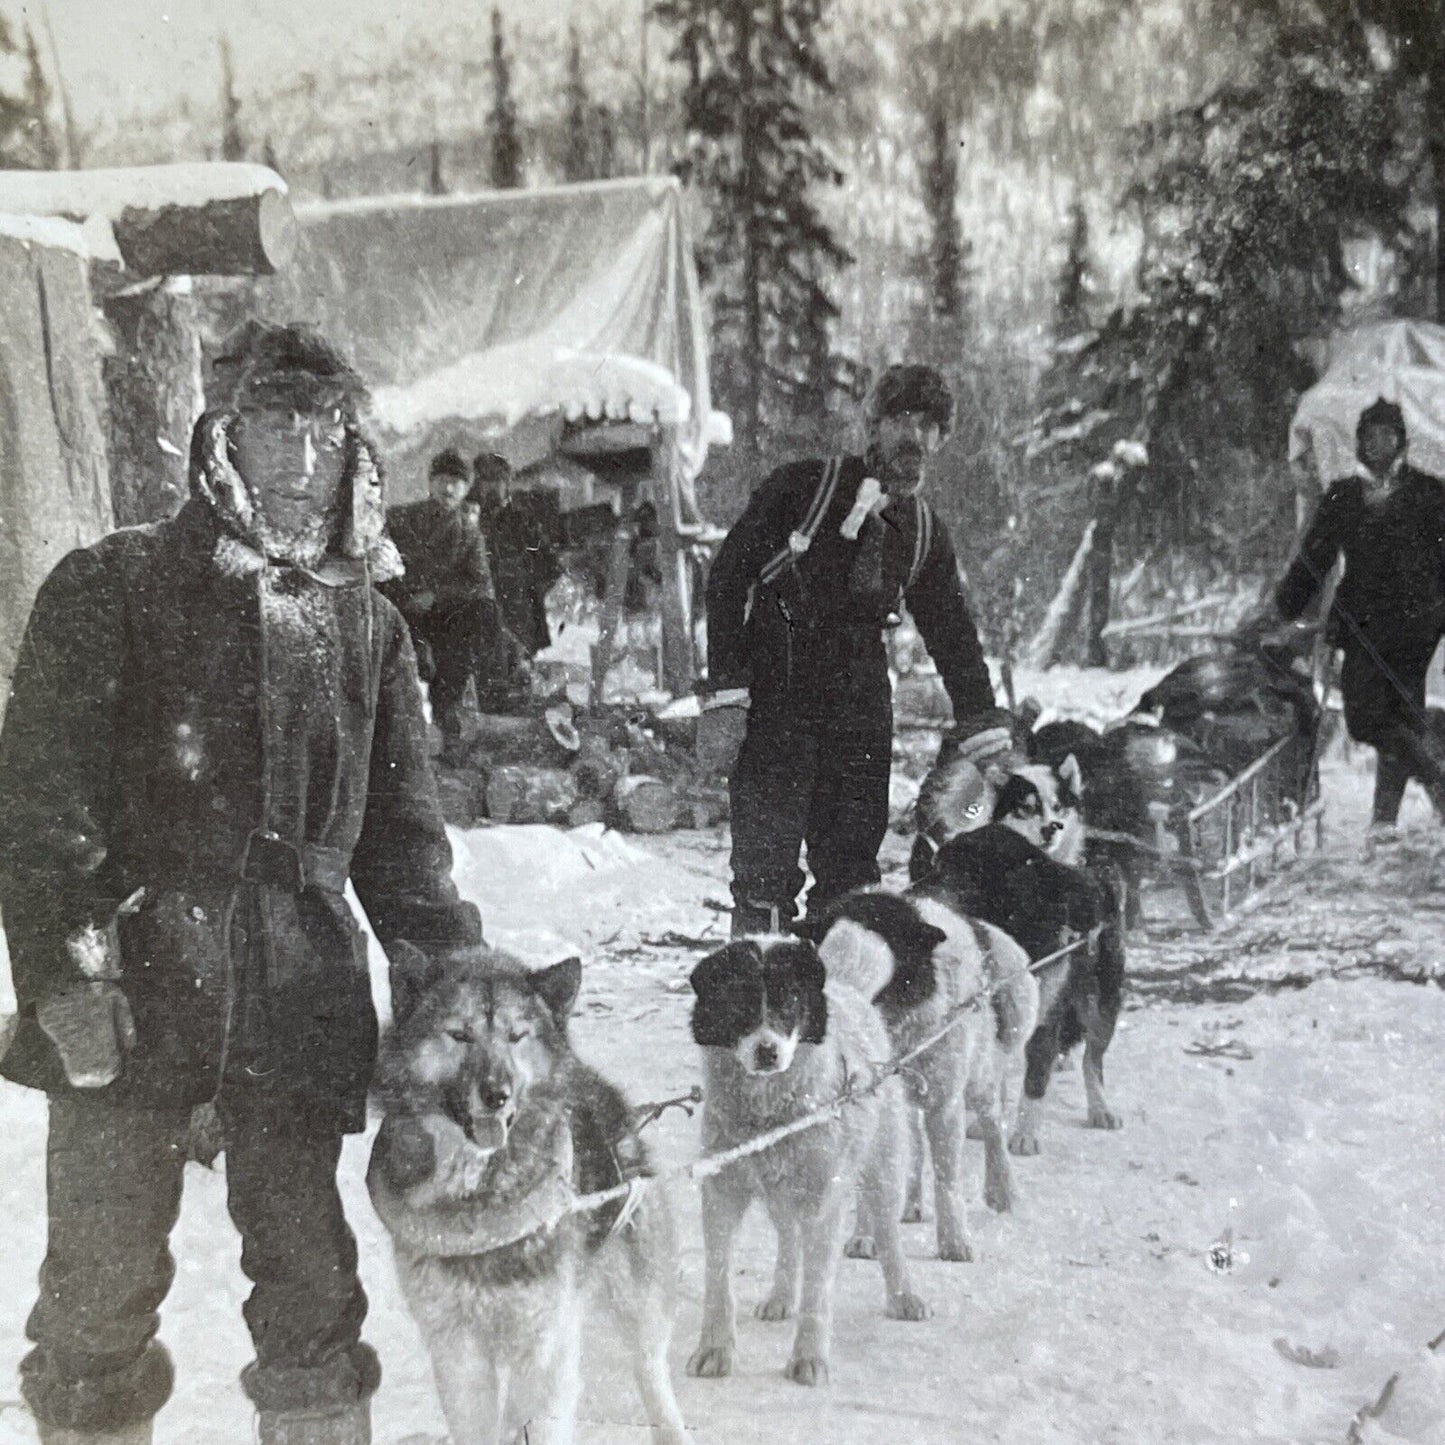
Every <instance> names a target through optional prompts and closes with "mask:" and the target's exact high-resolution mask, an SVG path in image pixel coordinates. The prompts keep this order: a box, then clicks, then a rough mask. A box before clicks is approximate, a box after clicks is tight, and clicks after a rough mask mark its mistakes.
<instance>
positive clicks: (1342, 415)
mask: <svg viewBox="0 0 1445 1445" xmlns="http://www.w3.org/2000/svg"><path fill="white" fill-rule="evenodd" d="M1379 397H1384V398H1385V400H1386V401H1393V402H1396V403H1398V404H1399V406H1400V409H1401V410H1402V411H1403V412H1404V413H1405V429H1406V431H1407V432H1408V433H1409V450H1408V452H1407V454H1406V455H1407V458H1408V460H1409V462H1410V464H1411V465H1412V466H1414V467H1418V468H1419V469H1420V470H1421V471H1422V472H1429V473H1430V474H1431V475H1432V476H1436V477H1441V478H1445V326H1436V325H1434V324H1433V323H1431V322H1428V321H1403V320H1401V321H1381V322H1376V323H1374V324H1372V325H1369V326H1361V327H1359V328H1357V329H1356V330H1354V331H1349V332H1345V333H1342V334H1341V335H1340V336H1338V337H1336V338H1335V339H1334V340H1333V341H1332V343H1331V345H1330V351H1329V361H1328V364H1327V365H1326V368H1325V373H1324V375H1323V376H1322V377H1321V378H1320V380H1319V381H1318V382H1317V383H1316V384H1315V385H1314V386H1312V387H1311V388H1310V389H1309V390H1308V391H1307V392H1305V394H1304V395H1303V396H1302V397H1301V398H1300V403H1299V407H1298V408H1297V409H1296V411H1295V414H1294V420H1293V421H1292V422H1291V423H1290V434H1289V454H1290V459H1291V460H1296V459H1299V460H1304V459H1307V458H1309V459H1312V461H1313V465H1314V468H1315V473H1316V475H1317V476H1318V477H1319V480H1320V482H1321V483H1322V484H1327V483H1329V482H1331V481H1333V480H1335V479H1336V478H1338V477H1343V476H1347V475H1348V474H1349V473H1350V472H1351V471H1353V470H1354V467H1355V425H1356V423H1357V422H1358V421H1359V419H1360V413H1361V412H1362V411H1364V409H1365V408H1366V407H1367V406H1369V405H1370V403H1371V402H1373V401H1375V400H1376V399H1377V398H1379Z"/></svg>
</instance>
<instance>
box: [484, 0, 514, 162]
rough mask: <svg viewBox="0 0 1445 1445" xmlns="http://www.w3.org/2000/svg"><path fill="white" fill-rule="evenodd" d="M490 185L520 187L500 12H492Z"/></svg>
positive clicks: (510, 77) (508, 67)
mask: <svg viewBox="0 0 1445 1445" xmlns="http://www.w3.org/2000/svg"><path fill="white" fill-rule="evenodd" d="M491 71H492V109H491V111H490V112H489V113H488V116H487V124H488V126H489V127H490V128H491V132H492V185H493V186H495V187H496V188H497V189H498V190H514V189H516V188H517V187H518V186H520V185H521V184H522V143H521V140H520V138H519V137H518V134H517V103H516V102H515V101H514V100H513V99H512V66H511V62H510V61H509V60H508V59H507V52H506V44H505V41H504V39H503V36H502V12H501V11H500V10H496V9H494V10H493V11H492V59H491Z"/></svg>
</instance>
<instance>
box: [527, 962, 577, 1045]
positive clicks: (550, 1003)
mask: <svg viewBox="0 0 1445 1445" xmlns="http://www.w3.org/2000/svg"><path fill="white" fill-rule="evenodd" d="M532 987H533V988H534V989H535V990H536V991H537V996H538V997H539V998H540V999H541V1000H542V1002H543V1003H544V1004H546V1005H547V1011H548V1012H549V1013H550V1014H551V1015H552V1020H553V1022H554V1023H555V1024H556V1025H557V1027H558V1028H559V1029H565V1028H566V1027H567V1020H568V1018H569V1017H570V1015H571V1013H572V1005H573V1004H575V1003H576V1002H577V995H578V993H579V992H580V991H581V988H582V960H581V959H580V958H564V959H563V960H562V962H561V963H554V964H553V965H552V966H551V967H550V968H539V969H537V970H536V972H534V973H533V974H532Z"/></svg>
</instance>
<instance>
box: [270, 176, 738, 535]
mask: <svg viewBox="0 0 1445 1445" xmlns="http://www.w3.org/2000/svg"><path fill="white" fill-rule="evenodd" d="M297 216H298V219H299V221H300V223H301V232H302V244H301V250H300V254H299V256H298V258H297V261H296V264H295V266H294V267H293V268H292V272H291V274H290V275H288V276H287V277H284V278H281V279H280V281H279V282H278V290H279V293H280V294H279V301H280V304H282V305H284V306H285V307H286V309H288V310H289V311H290V312H291V313H292V314H293V315H298V314H299V315H300V316H301V317H302V318H303V319H306V320H310V321H313V322H315V323H316V324H317V325H319V326H320V327H321V328H322V329H323V330H324V331H325V332H326V334H328V335H329V336H331V337H333V338H334V339H335V340H337V341H338V342H339V343H340V344H342V345H343V346H345V347H346V348H347V350H348V351H349V353H350V354H351V356H352V358H353V360H354V361H355V362H356V364H357V365H358V366H359V367H360V369H361V370H362V372H363V374H364V375H365V376H366V378H367V380H368V381H369V382H370V383H371V385H372V388H373V391H374V396H375V403H376V405H375V419H376V421H377V423H378V424H379V426H380V427H381V428H382V430H383V431H384V432H385V433H388V434H390V436H391V437H392V438H395V439H399V440H402V441H403V442H404V441H405V439H407V438H413V439H414V438H415V437H416V436H417V435H418V434H419V433H427V432H430V433H432V434H436V433H438V432H440V431H443V430H445V428H446V426H447V424H448V423H451V422H455V421H458V420H462V421H471V422H482V423H486V424H488V425H490V426H492V427H494V428H495V429H496V430H498V431H505V430H508V429H510V428H512V427H515V426H517V425H519V424H520V423H522V422H524V421H529V420H534V419H537V418H547V417H552V418H559V419H564V420H570V421H577V420H580V419H583V418H587V419H591V420H601V419H609V420H616V421H634V422H638V421H641V422H651V421H657V422H661V423H663V424H664V425H667V426H669V427H672V428H675V429H676V433H677V438H678V443H679V449H680V452H681V457H682V461H683V470H684V476H683V477H682V478H681V481H682V483H683V484H684V485H685V486H688V487H689V489H690V483H691V480H692V478H693V477H695V476H696V475H697V472H698V471H699V470H700V469H701V466H702V462H703V458H704V457H705V455H706V451H707V446H708V443H709V442H710V441H717V440H725V439H726V436H727V432H728V428H727V425H726V423H727V418H726V417H720V416H718V415H717V414H715V413H714V412H713V411H712V406H711V398H710V393H709V389H708V368H707V340H706V332H705V327H704V320H703V314H702V307H701V302H700V299H699V293H698V285H697V277H696V274H695V271H694V267H693V262H692V256H691V251H690V247H689V244H688V240H687V235H686V228H685V224H684V216H683V197H682V191H681V188H680V187H679V185H678V184H677V182H676V181H675V180H673V179H671V178H665V177H640V178H635V179H628V180H618V181H599V182H593V183H588V184H584V185H573V186H555V187H549V188H544V189H540V190H529V191H504V192H490V193H486V194H482V195H468V196H392V197H371V198H366V199H362V200H351V201H339V202H325V203H319V204H316V205H310V206H301V207H298V210H297ZM273 304H274V303H273ZM690 501H691V499H690V497H689V498H688V499H687V500H686V502H685V504H684V511H685V512H690V511H692V510H693V509H692V508H691V506H690V505H688V503H690Z"/></svg>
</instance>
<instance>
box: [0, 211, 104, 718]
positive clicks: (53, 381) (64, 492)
mask: <svg viewBox="0 0 1445 1445" xmlns="http://www.w3.org/2000/svg"><path fill="white" fill-rule="evenodd" d="M87 265H88V262H87V250H86V242H85V240H84V238H83V237H82V234H81V231H80V228H79V227H76V226H72V225H69V224H68V223H66V222H63V221H50V220H36V219H35V218H33V217H7V216H0V316H3V317H4V325H3V326H0V714H3V712H4V706H5V700H6V699H7V698H8V697H9V694H10V674H11V670H12V669H13V667H14V665H15V655H16V652H17V650H18V649H19V646H20V638H21V635H22V633H23V632H24V629H25V622H26V619H27V618H28V617H29V615H30V605H31V603H32V602H33V601H34V599H35V593H36V590H37V589H38V588H39V586H40V584H41V582H43V581H44V580H45V577H46V575H47V574H48V573H49V572H50V569H51V568H52V567H54V566H55V564H56V563H57V562H58V561H59V560H60V559H61V558H62V557H63V556H64V555H65V554H66V553H67V552H69V551H70V550H71V549H72V548H73V547H79V546H84V545H85V544H87V543H90V542H94V541H95V540H96V539H97V538H99V537H101V536H102V535H104V533H106V532H107V531H109V530H110V528H111V507H110V484H109V479H108V475H107V471H106V462H105V455H106V450H105V432H104V425H103V418H104V415H105V410H104V406H105V401H104V394H103V392H102V389H101V376H100V351H99V346H98V344H97V338H96V336H95V333H94V323H93V321H92V315H91V301H90V287H89V282H88V280H87V274H86V268H87Z"/></svg>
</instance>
